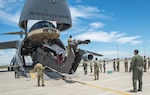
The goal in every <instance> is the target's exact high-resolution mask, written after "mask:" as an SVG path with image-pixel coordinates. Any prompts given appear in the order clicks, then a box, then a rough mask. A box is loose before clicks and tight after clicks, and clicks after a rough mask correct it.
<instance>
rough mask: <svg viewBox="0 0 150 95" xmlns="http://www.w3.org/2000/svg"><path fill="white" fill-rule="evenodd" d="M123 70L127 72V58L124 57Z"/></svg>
mask: <svg viewBox="0 0 150 95" xmlns="http://www.w3.org/2000/svg"><path fill="white" fill-rule="evenodd" d="M124 66H125V72H128V60H127V58H125V60H124Z"/></svg>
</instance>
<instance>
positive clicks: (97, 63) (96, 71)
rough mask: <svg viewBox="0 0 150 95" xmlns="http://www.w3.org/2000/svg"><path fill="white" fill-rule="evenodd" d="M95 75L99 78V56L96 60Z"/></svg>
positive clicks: (96, 78)
mask: <svg viewBox="0 0 150 95" xmlns="http://www.w3.org/2000/svg"><path fill="white" fill-rule="evenodd" d="M94 77H95V80H98V79H99V62H98V60H97V58H95V62H94Z"/></svg>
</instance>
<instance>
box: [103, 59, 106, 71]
mask: <svg viewBox="0 0 150 95" xmlns="http://www.w3.org/2000/svg"><path fill="white" fill-rule="evenodd" d="M103 69H104V73H106V64H105V60H104V63H103Z"/></svg>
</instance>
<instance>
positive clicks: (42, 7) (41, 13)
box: [0, 0, 102, 74]
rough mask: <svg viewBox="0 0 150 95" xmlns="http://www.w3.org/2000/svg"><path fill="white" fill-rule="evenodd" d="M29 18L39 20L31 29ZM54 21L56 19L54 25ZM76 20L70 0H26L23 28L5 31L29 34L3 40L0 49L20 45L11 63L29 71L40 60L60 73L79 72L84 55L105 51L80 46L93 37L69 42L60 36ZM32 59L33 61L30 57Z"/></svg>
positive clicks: (90, 58) (20, 25)
mask: <svg viewBox="0 0 150 95" xmlns="http://www.w3.org/2000/svg"><path fill="white" fill-rule="evenodd" d="M29 20H38V21H39V22H37V23H35V24H34V25H33V26H32V27H31V28H30V29H28V27H27V26H28V21H29ZM52 22H55V24H56V25H54V24H53V23H52ZM71 26H72V20H71V15H70V10H69V7H68V2H67V0H26V1H25V4H24V7H23V10H22V13H21V16H20V20H19V27H20V28H22V29H23V30H22V31H20V32H11V33H4V34H19V35H20V36H21V37H22V35H24V34H25V38H23V40H21V41H20V40H16V41H9V42H1V43H0V49H10V48H16V49H17V51H16V55H15V56H14V57H13V59H12V61H11V64H17V65H18V66H19V67H20V70H21V71H23V72H26V70H27V68H28V67H33V66H34V65H35V64H36V63H37V62H40V63H42V64H43V65H44V66H49V67H51V68H53V69H55V70H56V71H58V72H60V73H66V74H70V73H72V72H75V71H76V69H77V67H78V65H79V62H80V61H81V59H83V60H92V59H93V55H97V56H102V55H101V54H97V53H93V52H89V51H85V50H81V49H78V48H77V47H78V45H80V44H88V43H90V40H85V41H80V40H77V41H72V42H70V44H69V48H68V46H65V45H64V44H63V42H62V41H61V40H60V39H59V36H60V32H62V31H64V30H67V29H69V28H70V27H71ZM27 57H28V58H30V59H31V60H32V62H31V64H30V65H29V64H28V62H27V60H26V58H27Z"/></svg>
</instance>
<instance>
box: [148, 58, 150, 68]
mask: <svg viewBox="0 0 150 95" xmlns="http://www.w3.org/2000/svg"><path fill="white" fill-rule="evenodd" d="M149 68H150V58H148V69H149Z"/></svg>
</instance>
